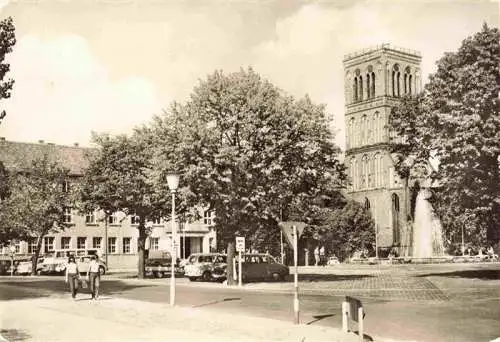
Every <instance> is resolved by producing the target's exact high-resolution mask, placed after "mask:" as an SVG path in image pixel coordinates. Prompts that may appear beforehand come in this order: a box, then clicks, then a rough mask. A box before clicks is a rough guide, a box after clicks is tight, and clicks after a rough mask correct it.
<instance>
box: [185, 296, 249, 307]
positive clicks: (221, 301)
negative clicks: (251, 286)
mask: <svg viewBox="0 0 500 342" xmlns="http://www.w3.org/2000/svg"><path fill="white" fill-rule="evenodd" d="M234 300H241V297H230V298H223V299H219V300H213V301H211V302H208V303H202V304H198V305H193V308H201V307H203V306H208V305H215V304H219V303H224V302H231V301H234Z"/></svg>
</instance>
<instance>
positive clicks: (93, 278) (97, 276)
mask: <svg viewBox="0 0 500 342" xmlns="http://www.w3.org/2000/svg"><path fill="white" fill-rule="evenodd" d="M91 258H92V259H91V260H90V264H89V269H88V271H87V280H88V282H89V284H90V293H91V294H92V299H97V298H99V288H100V286H101V273H100V272H99V263H98V262H97V257H96V256H95V255H92V257H91Z"/></svg>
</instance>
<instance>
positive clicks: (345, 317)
mask: <svg viewBox="0 0 500 342" xmlns="http://www.w3.org/2000/svg"><path fill="white" fill-rule="evenodd" d="M342 331H343V332H345V333H347V332H349V303H347V302H342Z"/></svg>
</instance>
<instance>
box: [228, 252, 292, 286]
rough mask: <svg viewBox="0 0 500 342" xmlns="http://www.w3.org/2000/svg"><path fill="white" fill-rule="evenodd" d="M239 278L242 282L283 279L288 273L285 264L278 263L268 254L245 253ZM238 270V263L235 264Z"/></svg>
mask: <svg viewBox="0 0 500 342" xmlns="http://www.w3.org/2000/svg"><path fill="white" fill-rule="evenodd" d="M241 268H242V270H243V272H242V275H241V278H242V280H243V281H244V282H248V281H255V280H262V281H266V280H274V281H278V280H284V279H285V277H286V276H287V275H289V274H290V270H289V268H288V267H287V266H285V265H283V264H280V263H279V262H277V261H276V259H275V258H274V257H273V256H271V255H269V254H245V255H244V256H243V260H242V264H241ZM236 271H237V272H238V265H236Z"/></svg>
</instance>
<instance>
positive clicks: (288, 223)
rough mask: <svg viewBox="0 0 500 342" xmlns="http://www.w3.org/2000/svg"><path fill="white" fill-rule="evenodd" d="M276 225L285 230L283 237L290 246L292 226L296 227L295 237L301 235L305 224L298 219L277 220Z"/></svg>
mask: <svg viewBox="0 0 500 342" xmlns="http://www.w3.org/2000/svg"><path fill="white" fill-rule="evenodd" d="M278 225H279V226H280V228H281V229H282V230H283V232H285V237H286V239H287V241H288V243H289V245H290V246H291V247H293V226H295V227H296V228H297V235H298V236H297V238H299V237H300V236H301V235H302V232H303V231H304V227H305V226H306V225H307V224H306V223H305V222H298V221H283V222H279V223H278Z"/></svg>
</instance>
